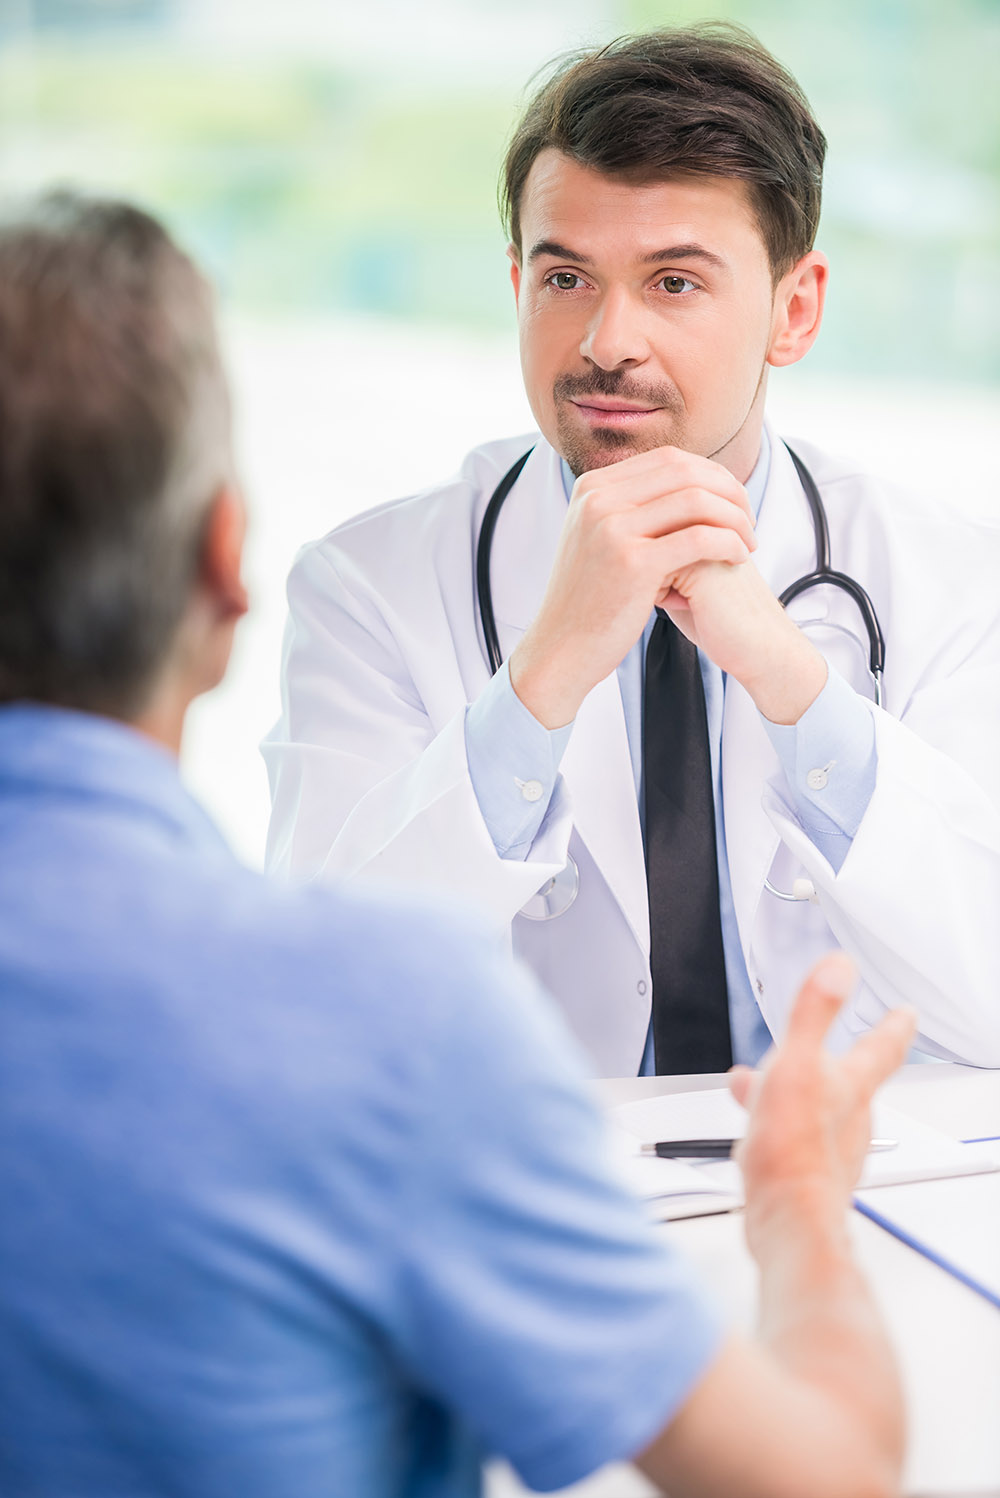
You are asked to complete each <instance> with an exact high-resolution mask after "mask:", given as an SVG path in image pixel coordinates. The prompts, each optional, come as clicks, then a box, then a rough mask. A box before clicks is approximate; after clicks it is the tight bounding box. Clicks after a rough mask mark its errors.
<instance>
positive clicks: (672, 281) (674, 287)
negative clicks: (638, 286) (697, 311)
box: [656, 275, 698, 296]
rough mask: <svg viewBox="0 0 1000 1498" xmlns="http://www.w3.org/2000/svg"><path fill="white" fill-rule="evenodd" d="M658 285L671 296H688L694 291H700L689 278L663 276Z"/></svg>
mask: <svg viewBox="0 0 1000 1498" xmlns="http://www.w3.org/2000/svg"><path fill="white" fill-rule="evenodd" d="M656 284H657V286H658V287H662V288H663V290H664V291H665V292H667V294H668V295H669V296H686V295H689V294H690V293H691V292H692V291H697V290H698V288H697V286H696V285H695V283H694V282H693V281H689V280H688V278H687V276H677V275H667V276H661V277H660V279H659V280H658V281H657V283H656Z"/></svg>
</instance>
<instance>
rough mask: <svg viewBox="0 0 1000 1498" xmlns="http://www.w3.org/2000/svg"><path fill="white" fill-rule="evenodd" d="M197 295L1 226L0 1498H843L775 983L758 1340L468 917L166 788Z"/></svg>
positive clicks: (837, 1160) (219, 596)
mask: <svg viewBox="0 0 1000 1498" xmlns="http://www.w3.org/2000/svg"><path fill="white" fill-rule="evenodd" d="M243 528H244V515H243V507H242V503H241V500H240V497H239V491H238V489H237V487H236V484H235V480H234V477H233V468H232V462H231V454H230V434H229V414H228V401H227V394H226V384H225V379H224V376H223V372H222V369H221V366H220V362H219V355H218V350H217V347H216V339H215V333H214V329H213V318H212V310H211V298H210V295H209V292H208V290H207V288H206V285H205V283H204V281H203V280H202V279H201V277H200V276H199V274H198V272H197V271H196V269H195V268H194V266H193V265H192V264H191V262H190V261H189V260H188V259H187V258H186V257H185V256H184V255H183V254H182V253H181V252H180V251H179V250H178V249H177V248H176V246H175V245H174V244H173V243H172V242H171V240H170V239H169V238H168V237H167V235H166V234H165V233H164V231H163V230H162V229H161V228H160V227H159V226H158V225H157V224H156V223H155V222H154V221H153V220H152V219H151V218H149V217H147V216H146V215H145V214H143V213H140V212H138V211H136V210H135V209H133V208H131V207H129V206H127V205H124V204H120V203H111V202H99V201H92V200H87V199H83V198H80V197H76V196H74V195H72V194H65V193H64V194H59V195H54V196H49V197H47V198H45V199H42V200H40V201H38V202H36V203H34V204H33V205H29V206H28V207H27V208H25V209H22V210H21V211H20V212H19V214H18V215H17V216H8V217H7V219H6V220H5V221H4V222H3V224H2V225H0V700H2V704H3V705H2V707H0V829H2V847H3V859H2V863H0V1017H2V1025H3V1041H2V1045H0V1141H2V1142H0V1197H2V1201H3V1207H2V1211H0V1400H2V1409H3V1416H2V1420H0V1492H2V1493H4V1494H9V1495H12V1498H15V1495H16V1498H31V1495H45V1498H126V1495H127V1498H139V1495H164V1498H166V1495H170V1498H175V1495H178V1498H179V1495H184V1498H208V1495H211V1498H319V1495H324V1498H332V1495H343V1498H389V1495H393V1498H403V1495H407V1498H416V1495H421V1498H430V1495H440V1498H444V1495H447V1498H460V1495H471V1494H474V1493H476V1492H478V1491H479V1484H480V1468H481V1463H482V1461H483V1460H484V1459H485V1458H486V1457H487V1456H490V1455H501V1456H504V1457H506V1458H507V1459H509V1460H510V1461H511V1462H512V1463H513V1464H514V1466H515V1467H516V1468H517V1470H518V1471H519V1472H520V1473H521V1475H522V1477H523V1478H524V1480H525V1481H526V1482H527V1483H529V1484H532V1485H534V1486H536V1487H539V1488H543V1489H546V1488H553V1487H558V1486H562V1485H564V1484H567V1483H570V1482H572V1481H574V1480H576V1479H578V1478H580V1477H582V1476H584V1475H585V1474H586V1473H587V1472H589V1471H591V1470H593V1469H594V1468H596V1467H598V1466H599V1465H601V1464H602V1463H605V1462H609V1461H613V1460H628V1459H632V1460H635V1461H636V1462H637V1463H638V1464H639V1465H640V1466H641V1467H642V1468H643V1470H644V1471H645V1472H647V1473H648V1474H649V1475H650V1476H651V1477H652V1478H653V1479H654V1481H656V1482H658V1483H659V1484H662V1485H664V1486H669V1489H670V1491H671V1493H674V1494H705V1495H709V1494H717V1495H725V1498H739V1495H743V1494H746V1495H750V1494H758V1495H762V1498H763V1495H766V1498H781V1495H785V1494H787V1495H790V1498H791V1495H795V1498H801V1495H802V1494H805V1493H808V1494H810V1495H811V1498H822V1495H826V1494H830V1495H833V1494H837V1495H840V1498H843V1495H847V1494H851V1495H853V1494H857V1495H861V1494H865V1495H874V1494H888V1493H891V1492H893V1491H894V1489H895V1485H896V1481H897V1475H898V1471H899V1464H900V1459H901V1446H902V1433H901V1432H902V1417H901V1401H900V1393H899V1386H898V1383H897V1379H896V1374H895V1371H894V1368H893V1364H892V1359H891V1356H890V1353H889V1350H888V1347H887V1345H886V1341H885V1336H884V1333H883V1331H882V1328H881V1326H880V1324H879V1321H878V1318H877V1315H876V1312H875V1310H874V1307H873V1304H872V1301H871V1299H870V1296H869V1293H868V1290H867V1288H866V1286H865V1284H864V1282H863V1280H862V1278H861V1276H860V1274H859V1271H858V1269H857V1267H856V1265H855V1263H854V1262H853V1260H852V1257H851V1253H850V1249H849V1245H848V1242H847V1234H846V1229H845V1217H846V1207H847V1203H848V1201H849V1195H850V1190H851V1187H852V1184H853V1182H854V1180H855V1178H856V1176H857V1173H858V1170H859V1168H860V1162H861V1160H862V1158H863V1154H864V1150H865V1146H866V1142H867V1137H868V1135H867V1131H868V1100H869V1098H870V1096H871V1094H872V1092H873V1091H874V1089H875V1088H876V1087H877V1085H878V1084H879V1082H880V1081H881V1080H882V1079H883V1078H884V1077H885V1076H886V1075H888V1073H889V1072H890V1071H891V1070H892V1069H893V1068H894V1067H895V1066H896V1065H898V1063H899V1061H900V1060H901V1058H902V1056H903V1055H904V1053H905V1049H906V1046H907V1042H908V1037H909V1034H910V1029H911V1019H910V1017H909V1016H908V1015H906V1014H904V1013H897V1014H895V1015H891V1016H889V1017H888V1019H887V1020H886V1021H885V1022H884V1023H883V1024H882V1025H881V1026H880V1028H879V1029H877V1030H875V1031H873V1032H872V1033H870V1034H869V1035H867V1036H866V1037H865V1038H864V1039H863V1040H862V1041H861V1042H860V1043H859V1044H858V1046H857V1048H856V1049H855V1050H854V1051H853V1052H852V1053H851V1054H850V1055H848V1056H846V1057H844V1058H841V1059H837V1060H834V1059H831V1058H829V1057H828V1056H826V1055H825V1053H824V1052H823V1050H822V1047H821V1042H822V1038H823V1034H824V1032H825V1030H826V1028H827V1027H828V1025H829V1024H830V1022H831V1020H832V1018H833V1017H834V1015H835V1013H836V1010H837V1007H838V1004H839V1002H840V1001H841V1000H842V998H843V996H844V994H845V992H846V989H847V988H848V987H849V984H850V973H849V972H847V971H845V965H844V963H843V960H842V959H836V958H835V959H831V960H829V961H828V962H827V963H826V964H825V965H824V966H822V967H821V968H820V969H819V970H818V971H817V973H816V974H814V975H813V977H812V979H811V980H810V981H808V982H807V983H806V986H805V988H804V990H803V993H802V995H801V997H800V1000H799V1003H798V1006H797V1008H796V1011H795V1014H794V1017H793V1020H792V1023H791V1026H790V1029H789V1033H788V1035H787V1037H786V1041H785V1044H784V1047H783V1049H782V1051H781V1052H780V1054H779V1056H778V1058H777V1060H776V1061H774V1062H773V1063H772V1064H771V1066H770V1068H769V1069H768V1070H767V1071H766V1073H765V1074H764V1075H763V1078H762V1079H761V1078H756V1077H752V1076H751V1075H750V1074H749V1073H741V1074H738V1075H737V1076H736V1077H735V1079H734V1083H733V1085H734V1089H735V1090H736V1091H737V1094H738V1095H739V1096H740V1097H741V1098H745V1099H747V1100H749V1101H750V1102H751V1104H752V1107H753V1113H752V1125H751V1130H750V1135H749V1139H748V1142H747V1143H746V1145H745V1147H744V1154H743V1166H744V1171H745V1175H746V1180H747V1190H748V1208H747V1215H746V1225H747V1231H748V1236H749V1241H750V1246H751V1248H752V1250H753V1252H754V1254H755V1256H756V1258H757V1260H758V1263H759V1265H760V1269H761V1276H762V1280H761V1283H762V1314H761V1321H760V1328H759V1332H758V1334H757V1336H756V1338H755V1339H753V1340H751V1341H747V1340H741V1339H739V1338H736V1337H734V1336H733V1335H731V1334H729V1333H727V1331H726V1330H725V1329H724V1327H723V1326H722V1325H721V1323H720V1318H719V1315H718V1314H717V1312H716V1310H715V1309H714V1307H713V1305H712V1303H711V1300H710V1298H709V1297H708V1295H707V1294H706V1293H705V1292H704V1291H703V1289H702V1288H701V1287H700V1286H699V1284H698V1281H697V1277H696V1275H695V1274H694V1272H693V1270H692V1269H691V1268H689V1266H687V1265H686V1264H684V1263H683V1262H681V1261H680V1260H679V1259H678V1257H677V1256H676V1254H675V1253H673V1252H672V1251H671V1248H670V1246H669V1243H668V1241H667V1240H666V1239H665V1237H664V1236H663V1235H662V1232H661V1231H660V1230H657V1229H654V1228H652V1227H650V1226H649V1225H647V1223H646V1222H645V1220H644V1217H643V1214H642V1212H641V1210H640V1208H639V1206H638V1205H637V1203H636V1202H634V1201H633V1200H632V1199H631V1198H630V1197H629V1196H628V1195H626V1194H625V1192H624V1191H623V1190H622V1189H621V1188H620V1187H619V1185H618V1184H616V1181H615V1179H614V1177H613V1175H612V1174H611V1173H610V1170H609V1168H608V1167H607V1166H606V1164H605V1160H604V1145H603V1136H602V1126H601V1123H600V1120H599V1119H598V1118H597V1117H596V1116H595V1114H594V1111H593V1109H592V1107H591V1106H590V1104H589V1102H588V1100H587V1097H586V1094H585V1091H584V1089H583V1087H582V1085H581V1082H580V1080H579V1077H578V1075H577V1073H576V1071H575V1070H574V1067H573V1065H571V1064H570V1063H569V1062H568V1061H567V1060H566V1057H567V1054H568V1053H570V1052H571V1042H570V1040H569V1038H568V1036H567V1035H566V1034H565V1033H564V1032H563V1031H562V1030H561V1029H560V1022H559V1020H558V1019H557V1018H556V1016H555V1014H554V1012H553V1011H552V1010H550V1008H549V1005H548V1001H547V999H546V998H545V997H544V996H543V995H542V994H540V993H539V992H538V991H537V990H536V989H534V988H533V987H532V984H531V981H530V980H529V979H528V977H526V975H525V974H524V973H523V972H516V971H514V970H513V969H511V968H509V967H508V966H507V965H506V964H505V963H503V962H502V961H500V960H499V958H497V957H496V956H495V955H494V954H493V952H492V950H491V948H490V947H489V946H488V945H487V944H486V943H484V942H483V941H481V940H480V939H479V938H478V937H477V935H476V933H475V931H474V930H473V929H470V926H473V927H474V922H471V923H470V921H469V920H468V919H463V920H462V921H461V923H458V922H456V921H455V920H454V918H448V917H446V916H445V915H443V914H441V913H439V912H437V911H435V910H433V909H431V908H429V907H427V906H426V905H425V904H424V903H422V902H421V900H420V899H418V898H417V897H413V898H412V899H404V898H400V899H398V900H397V901H396V902H395V903H390V902H389V901H388V900H387V899H386V898H385V896H384V895H378V896H377V897H369V896H366V895H364V894H363V893H359V891H358V889H357V887H353V888H350V889H346V888H345V889H343V890H340V891H337V892H333V893H331V892H329V891H326V892H324V891H320V890H315V889H314V890H308V891H304V892H296V893H292V892H289V891H287V890H284V889H280V888H277V887H274V886H272V885H270V884H269V883H267V882H266V881H265V880H264V879H263V878H261V877H259V876H257V875H256V874H253V873H250V872H248V871H247V870H245V869H243V868H241V867H240V866H239V864H238V863H237V862H236V861H235V859H234V858H233V856H232V855H231V854H230V853H229V851H228V850H227V848H226V847H225V845H224V844H223V842H222V839H221V838H220V836H219V835H218V833H217V832H216V831H215V829H214V828H213V826H212V825H211V823H210V822H209V820H208V818H207V817H206V815H205V813H204V812H203V811H202V810H201V809H200V808H199V807H198V806H197V805H196V804H195V803H194V802H193V801H192V800H191V798H190V797H189V796H188V795H187V793H186V792H185V790H184V789H183V786H182V785H181V782H180V780H179V779H178V773H177V763H176V754H177V751H178V748H179V745H180V741H181V734H182V729H183V724H184V716H185V711H186V709H187V707H188V705H189V704H190V702H191V700H192V699H193V698H194V697H195V696H196V695H197V694H198V693H200V692H203V691H205V690H207V689H209V688H210V687H212V686H213V685H215V683H216V682H218V680H219V679H220V677H221V676H222V674H223V671H224V669H225V665H226V661H227V658H228V655H229V650H230V645H231V642H232V637H233V630H234V627H235V625H236V623H237V621H238V619H239V618H240V616H241V614H242V613H243V612H244V610H245V608H246V599H245V594H244V589H243V584H242V581H241V576H240V551H241V543H242V539H243Z"/></svg>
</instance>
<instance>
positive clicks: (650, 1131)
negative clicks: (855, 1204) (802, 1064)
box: [609, 1087, 1000, 1191]
mask: <svg viewBox="0 0 1000 1498" xmlns="http://www.w3.org/2000/svg"><path fill="white" fill-rule="evenodd" d="M872 1112H873V1135H874V1137H875V1138H877V1139H894V1140H895V1141H896V1147H895V1148H894V1149H891V1150H884V1151H879V1152H877V1153H872V1154H870V1155H869V1156H868V1158H867V1160H866V1162H865V1167H864V1170H863V1172H862V1175H861V1180H860V1182H859V1184H860V1185H861V1186H890V1185H897V1184H902V1183H904V1182H907V1181H934V1180H941V1179H944V1178H946V1177H948V1176H962V1175H976V1174H978V1173H980V1172H983V1171H994V1170H1000V1145H997V1144H992V1143H991V1144H960V1143H959V1142H958V1141H957V1140H954V1139H951V1138H949V1136H948V1135H947V1134H943V1133H942V1132H941V1131H940V1129H932V1128H930V1127H929V1125H927V1124H921V1123H918V1122H917V1121H916V1119H913V1118H909V1117H907V1115H906V1114H905V1113H900V1112H898V1111H897V1110H896V1109H895V1108H890V1107H889V1106H888V1105H887V1104H884V1103H876V1104H875V1107H874V1109H873V1110H872ZM609 1114H610V1117H611V1119H612V1120H613V1121H614V1123H615V1124H616V1125H617V1126H618V1127H619V1128H620V1129H624V1130H625V1131H626V1132H627V1133H629V1134H631V1135H632V1136H633V1137H634V1138H635V1139H637V1140H639V1141H641V1142H644V1143H649V1144H655V1143H656V1142H657V1141H658V1140H661V1139H663V1140H665V1139H730V1138H732V1139H741V1138H742V1137H743V1135H744V1134H745V1132H746V1126H747V1114H746V1111H745V1110H744V1109H743V1108H742V1107H740V1105H739V1103H737V1102H736V1100H735V1099H734V1098H733V1097H732V1095H731V1094H730V1093H729V1092H728V1091H727V1090H726V1089H725V1088H721V1087H718V1088H709V1089H706V1090H705V1091H702V1092H674V1093H669V1094H666V1095H664V1096H663V1097H651V1098H642V1099H640V1100H639V1101H638V1102H634V1103H621V1104H619V1105H618V1107H616V1108H612V1109H610V1110H609ZM695 1168H696V1170H697V1172H698V1173H699V1174H702V1175H705V1176H706V1177H707V1178H708V1179H710V1180H711V1181H712V1182H713V1184H714V1185H715V1186H716V1187H717V1188H719V1189H721V1190H729V1191H734V1190H738V1189H739V1171H738V1168H737V1167H736V1166H734V1165H732V1164H731V1163H730V1162H728V1161H722V1162H718V1163H716V1164H715V1165H714V1166H701V1165H699V1166H697V1167H695Z"/></svg>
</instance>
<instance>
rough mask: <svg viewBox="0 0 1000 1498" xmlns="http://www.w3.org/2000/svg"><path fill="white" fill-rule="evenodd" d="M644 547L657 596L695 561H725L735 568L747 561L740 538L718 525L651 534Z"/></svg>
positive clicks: (745, 550) (666, 589)
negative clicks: (665, 534)
mask: <svg viewBox="0 0 1000 1498" xmlns="http://www.w3.org/2000/svg"><path fill="white" fill-rule="evenodd" d="M644 547H645V555H644V558H643V561H644V563H645V564H646V565H647V566H648V568H649V571H650V573H652V574H654V575H655V576H656V578H657V581H658V583H659V587H658V590H657V595H656V596H657V597H660V596H664V595H665V594H667V593H669V591H670V589H671V588H672V587H673V586H674V585H675V583H676V581H677V579H678V578H679V577H680V574H682V573H683V572H685V571H686V570H687V569H688V568H689V567H694V566H695V565H696V564H697V563H698V562H728V563H730V565H731V566H733V567H738V566H740V565H741V564H742V563H743V562H748V561H749V560H750V550H749V547H748V546H747V544H746V542H745V541H744V540H743V539H742V537H740V536H738V535H737V534H736V532H735V531H734V530H731V529H730V527H729V526H721V525H689V526H688V527H687V528H686V529H685V530H682V531H675V532H674V533H673V534H672V535H669V536H652V537H650V538H649V540H647V541H645V542H644ZM680 591H682V592H683V589H681V590H680Z"/></svg>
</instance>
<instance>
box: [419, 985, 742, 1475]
mask: <svg viewBox="0 0 1000 1498" xmlns="http://www.w3.org/2000/svg"><path fill="white" fill-rule="evenodd" d="M491 960H492V959H491ZM479 965H480V967H482V964H481V963H480V964H479ZM466 976H467V977H468V979H469V980H470V992H469V994H468V996H467V1002H462V1003H461V1004H460V1005H459V1006H457V1008H452V1006H449V1011H448V1013H447V1015H445V1016H439V1018H440V1019H441V1021H442V1022H441V1024H439V1025H438V1026H437V1027H436V1042H435V1047H434V1052H435V1054H434V1064H433V1067H431V1068H429V1069H428V1073H427V1077H426V1081H425V1084H424V1085H425V1087H426V1093H425V1095H424V1097H423V1098H422V1099H421V1100H420V1101H421V1104H422V1106H420V1107H419V1108H417V1109H415V1110H414V1118H413V1123H414V1133H413V1145H412V1153H411V1154H409V1159H408V1169H407V1192H408V1199H407V1200H404V1201H403V1202H402V1203H401V1204H400V1205H401V1208H402V1210H401V1214H400V1219H399V1237H400V1241H401V1244H402V1248H401V1254H402V1268H401V1279H402V1284H403V1287H404V1289H403V1315H402V1317H401V1324H402V1328H403V1330H402V1333H401V1343H402V1345H401V1348H400V1351H401V1354H402V1356H403V1359H404V1362H405V1363H406V1364H408V1365H409V1368H410V1370H411V1373H412V1376H413V1377H414V1379H415V1381H416V1382H417V1383H418V1385H419V1386H421V1387H422V1388H424V1389H425V1390H427V1391H428V1392H429V1393H431V1394H432V1395H433V1396H434V1397H436V1398H437V1399H439V1400H440V1401H441V1402H442V1403H443V1404H445V1405H446V1406H447V1407H449V1408H452V1409H455V1410H457V1411H459V1412H460V1413H461V1415H462V1416H463V1418H464V1419H465V1420H466V1421H467V1422H468V1424H469V1425H470V1426H471V1427H472V1429H473V1430H474V1431H475V1432H477V1434H478V1438H479V1440H480V1441H481V1443H482V1445H483V1448H484V1449H485V1451H486V1452H488V1453H490V1454H498V1455H501V1456H503V1457H505V1458H506V1459H507V1460H508V1461H510V1462H511V1463H512V1464H513V1466H514V1467H515V1468H516V1469H517V1471H518V1472H519V1473H520V1475H521V1477H522V1479H523V1480H524V1481H525V1482H526V1483H527V1484H528V1485H529V1486H531V1487H533V1488H537V1489H541V1490H549V1489H552V1488H556V1487H563V1486H565V1485H566V1484H568V1483H571V1482H575V1481H577V1480H578V1479H579V1478H581V1477H583V1476H584V1475H586V1474H587V1473H588V1472H590V1471H593V1470H594V1469H595V1468H597V1467H599V1466H601V1465H603V1464H605V1463H607V1462H611V1461H620V1460H626V1459H629V1458H631V1457H633V1456H635V1455H637V1454H638V1453H639V1452H640V1451H641V1450H643V1449H644V1448H645V1446H647V1445H648V1444H649V1443H650V1441H651V1440H652V1439H653V1438H654V1437H655V1436H656V1435H657V1434H658V1432H659V1431H660V1429H661V1428H662V1427H663V1425H664V1424H666V1422H667V1421H668V1420H669V1419H670V1418H671V1417H672V1415H673V1414H674V1413H675V1412H676V1410H677V1408H678V1407H679V1405H680V1404H681V1403H682V1402H683V1401H684V1399H685V1398H686V1396H687V1395H688V1393H689V1392H690V1391H691V1389H692V1388H693V1386H694V1384H695V1383H696V1381H697V1380H698V1379H699V1377H700V1376H701V1375H702V1374H703V1373H704V1371H705V1370H706V1368H707V1366H708V1365H709V1363H710V1362H711V1361H712V1359H713V1358H714V1357H715V1356H716V1354H717V1352H718V1349H719V1346H720V1342H721V1338H722V1328H721V1325H720V1320H719V1317H718V1315H717V1313H716V1311H715V1310H714V1308H713V1307H711V1306H710V1305H709V1304H708V1303H707V1301H706V1298H705V1295H704V1293H703V1291H702V1290H701V1288H700V1286H699V1285H698V1283H697V1280H696V1278H695V1275H694V1273H693V1271H692V1269H691V1268H690V1267H689V1266H688V1265H686V1264H685V1263H684V1262H682V1261H681V1260H680V1259H679V1258H678V1257H677V1256H676V1254H675V1253H674V1252H673V1251H672V1250H671V1247H670V1245H669V1242H668V1241H667V1240H666V1239H665V1237H664V1236H663V1233H662V1230H661V1229H657V1228H656V1227H654V1226H653V1225H651V1224H650V1223H649V1222H648V1221H647V1220H646V1218H645V1216H644V1213H643V1209H642V1208H641V1206H640V1204H639V1203H638V1202H637V1201H636V1200H635V1198H634V1197H632V1196H631V1195H630V1194H629V1193H628V1192H627V1191H626V1190H625V1189H624V1187H623V1186H622V1185H621V1184H620V1182H619V1180H618V1178H617V1176H616V1174H615V1170H614V1167H613V1165H612V1162H611V1157H610V1153H609V1149H608V1144H607V1136H606V1132H605V1125H604V1123H603V1120H602V1119H601V1118H600V1116H599V1115H598V1114H597V1112H596V1110H595V1108H594V1106H593V1104H592V1102H591V1101H590V1099H589V1097H588V1096H587V1094H586V1092H585V1090H584V1087H583V1084H582V1083H581V1081H580V1075H581V1074H580V1072H579V1071H578V1069H577V1066H576V1050H575V1046H574V1043H573V1042H572V1040H571V1039H570V1037H569V1035H568V1032H567V1031H566V1030H565V1028H564V1026H563V1025H562V1023H561V1021H560V1020H559V1018H558V1016H557V1015H556V1014H555V1013H554V1011H553V1010H552V1008H551V1005H550V1003H549V1001H548V1000H547V998H546V997H545V995H544V994H542V993H541V991H540V990H538V989H537V988H536V987H535V986H534V984H533V982H531V981H530V980H529V979H528V978H527V975H526V974H525V975H524V977H523V978H522V979H521V981H518V982H514V981H512V980H511V975H510V974H509V972H507V973H502V972H501V971H500V968H499V966H495V967H492V968H491V969H490V970H489V971H485V970H483V971H480V972H478V973H477V972H475V971H472V972H467V973H466ZM487 1060H488V1063H489V1064H488V1065H487V1064H485V1062H486V1061H487Z"/></svg>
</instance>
